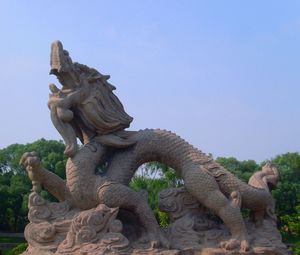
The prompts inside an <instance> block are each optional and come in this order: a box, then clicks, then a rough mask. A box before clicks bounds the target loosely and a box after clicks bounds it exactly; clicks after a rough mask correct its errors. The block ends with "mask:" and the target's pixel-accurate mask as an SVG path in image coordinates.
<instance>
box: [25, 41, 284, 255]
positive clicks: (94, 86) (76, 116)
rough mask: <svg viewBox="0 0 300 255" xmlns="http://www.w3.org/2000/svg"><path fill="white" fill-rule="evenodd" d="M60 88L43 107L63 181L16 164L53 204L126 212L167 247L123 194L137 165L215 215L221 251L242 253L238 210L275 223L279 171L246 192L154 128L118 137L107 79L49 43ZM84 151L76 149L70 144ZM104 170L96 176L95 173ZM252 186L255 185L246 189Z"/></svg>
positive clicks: (33, 165) (117, 110)
mask: <svg viewBox="0 0 300 255" xmlns="http://www.w3.org/2000/svg"><path fill="white" fill-rule="evenodd" d="M50 73H52V74H55V75H56V76H57V78H58V80H59V81H60V83H61V84H62V85H63V87H62V89H58V88H57V87H56V86H55V85H53V84H51V85H50V90H51V92H52V94H51V95H50V100H49V103H48V106H49V108H50V112H51V119H52V122H53V124H54V126H55V127H56V128H57V130H58V131H59V133H60V134H61V135H62V137H63V139H64V141H65V144H66V150H65V154H66V155H67V156H68V157H69V159H68V162H67V165H66V176H67V179H66V181H64V180H62V179H60V178H59V177H58V176H55V175H54V174H52V173H50V172H48V171H47V170H45V169H43V168H42V167H41V165H40V162H39V160H38V158H37V155H36V154H35V153H27V154H24V156H23V158H22V159H21V164H22V165H23V166H25V167H26V169H27V170H28V172H29V173H30V178H31V179H32V181H33V184H34V187H36V188H37V189H38V188H39V186H40V185H43V186H44V187H45V188H46V189H47V190H49V192H50V193H52V194H53V195H54V196H56V197H57V198H58V199H59V200H60V201H62V200H67V201H69V203H70V204H71V205H73V206H75V207H78V208H80V209H81V210H87V209H91V208H94V207H96V206H97V205H98V204H101V203H102V204H106V205H107V206H109V207H120V208H125V209H128V210H131V211H133V212H134V213H135V214H136V215H137V216H138V217H139V219H140V222H141V224H142V225H143V226H144V227H145V229H146V230H147V232H148V236H149V239H150V240H151V241H152V244H153V245H156V246H157V245H159V244H161V245H163V246H168V241H167V240H166V238H165V237H164V236H163V234H162V233H161V231H160V229H159V226H158V224H157V222H156V220H155V218H154V216H153V213H152V212H151V210H150V208H149V206H148V204H147V202H146V201H145V198H144V197H143V196H142V195H141V194H139V193H136V192H134V191H132V190H131V189H129V188H128V187H127V185H128V183H129V182H130V180H131V178H132V177H133V175H134V174H135V171H136V170H137V169H138V167H139V166H140V165H142V164H143V163H146V162H150V161H159V162H161V163H164V164H166V165H168V166H170V167H172V168H173V169H175V171H176V172H177V173H178V174H179V175H180V176H181V177H182V179H183V180H184V185H185V187H186V190H187V191H188V192H189V193H190V194H191V195H192V196H193V197H194V198H195V199H196V200H197V201H198V202H199V203H200V204H202V205H204V206H205V207H206V208H208V209H209V210H211V211H212V212H214V213H215V214H217V215H218V216H219V217H220V218H221V219H222V220H223V221H224V223H225V225H226V226H227V227H228V228H229V230H230V232H231V234H232V238H231V239H230V240H229V241H226V242H224V243H223V246H224V247H225V248H226V249H234V248H237V247H238V246H240V247H241V250H243V251H246V250H248V249H249V240H248V235H247V230H246V227H245V224H244V221H243V218H242V215H241V211H240V208H241V207H242V208H248V209H250V210H251V211H252V214H253V216H254V217H253V219H254V220H256V221H259V220H261V219H262V218H263V217H270V216H271V217H274V216H273V215H274V214H273V210H274V203H273V199H272V196H271V194H270V191H269V189H268V184H272V185H273V186H276V183H277V181H278V172H277V171H276V170H275V168H274V167H273V166H269V168H270V169H271V170H270V171H264V174H262V175H260V174H256V175H255V178H256V179H257V178H258V179H259V180H260V181H258V182H253V180H254V179H252V181H251V182H250V185H248V184H246V183H244V182H242V181H241V180H239V179H238V178H236V177H235V176H234V175H233V174H231V173H230V172H229V171H227V170H226V169H224V168H223V167H222V166H221V165H219V164H217V163H216V162H215V161H213V160H212V159H211V158H210V157H209V156H207V155H206V154H204V153H203V152H201V151H200V150H198V149H196V148H194V147H193V146H191V145H190V144H189V143H187V142H186V141H184V140H183V139H181V138H180V137H178V136H177V135H175V134H173V133H171V132H168V131H165V130H160V129H146V130H140V131H137V132H133V131H125V130H124V129H125V128H126V127H128V126H129V124H130V122H131V121H132V118H131V117H130V116H129V115H128V114H127V113H126V112H125V110H124V108H123V106H122V104H121V103H120V101H119V100H118V98H117V97H116V96H115V95H114V94H113V92H112V91H113V90H114V89H115V87H114V86H112V85H111V84H109V83H108V82H107V79H108V76H105V75H102V74H100V73H99V72H98V71H96V70H95V69H92V68H89V67H87V66H84V65H81V64H78V63H73V62H72V60H71V58H70V56H69V54H68V52H67V51H65V50H64V49H63V46H62V44H61V42H59V41H56V42H54V43H53V44H52V51H51V72H50ZM77 137H78V138H79V139H80V140H81V141H82V143H83V144H84V146H83V147H82V148H81V149H79V150H78V149H77V144H76V138H77ZM103 163H107V166H108V167H107V171H106V173H105V174H104V175H103V176H100V175H95V169H96V168H97V167H98V166H99V165H101V164H103ZM253 183H255V185H252V186H251V184H253Z"/></svg>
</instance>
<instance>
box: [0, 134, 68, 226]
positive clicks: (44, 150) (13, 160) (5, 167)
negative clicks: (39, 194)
mask: <svg viewBox="0 0 300 255" xmlns="http://www.w3.org/2000/svg"><path fill="white" fill-rule="evenodd" d="M31 151H36V152H37V153H38V154H39V156H40V158H41V161H42V164H43V166H44V167H45V168H47V169H48V170H50V171H52V172H54V173H56V174H58V175H59V176H61V177H63V178H64V177H65V171H64V166H65V163H66V158H65V157H64V154H63V151H64V144H63V143H62V142H58V141H47V140H45V139H40V140H38V141H36V142H34V143H29V144H13V145H10V146H8V147H6V148H4V149H1V150H0V204H1V206H0V230H1V231H14V232H17V231H23V229H24V226H25V224H26V223H27V212H28V209H27V204H28V195H29V192H30V190H31V187H32V185H31V181H30V180H29V178H28V177H27V174H26V171H25V170H24V169H22V167H21V166H20V165H19V161H20V158H21V156H22V155H23V153H25V152H31ZM44 197H46V198H48V199H51V200H53V197H52V196H51V195H50V194H49V193H48V192H44Z"/></svg>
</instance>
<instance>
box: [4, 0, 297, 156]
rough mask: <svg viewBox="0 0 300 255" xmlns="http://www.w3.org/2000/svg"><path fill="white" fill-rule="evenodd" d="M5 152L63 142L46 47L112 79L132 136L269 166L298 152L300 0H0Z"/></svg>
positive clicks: (54, 80) (53, 78)
mask: <svg viewBox="0 0 300 255" xmlns="http://www.w3.org/2000/svg"><path fill="white" fill-rule="evenodd" d="M0 27H1V30H0V33H1V37H0V38H1V40H0V74H1V75H0V86H1V92H0V93H1V99H0V117H1V121H0V123H1V126H0V130H1V132H0V148H3V147H6V146H8V145H10V144H12V143H28V142H33V141H35V140H36V139H39V138H42V137H44V138H46V139H60V136H59V134H58V133H57V131H56V129H55V128H54V127H53V125H52V123H51V121H50V117H49V110H48V108H47V100H48V95H49V92H48V84H49V83H51V82H54V83H56V84H57V85H58V82H57V81H56V79H55V77H52V76H49V75H48V73H49V54H50V44H51V42H52V41H54V40H57V39H59V40H61V41H62V42H63V44H64V47H65V48H66V49H68V51H69V52H70V54H71V57H72V58H73V60H74V61H78V62H80V63H83V64H86V65H89V66H91V67H95V68H96V69H98V70H99V71H100V72H101V73H103V74H110V75H111V80H110V81H111V83H112V84H114V85H115V86H116V87H117V90H116V94H117V96H118V97H119V98H120V100H121V101H122V102H123V104H124V106H125V109H126V111H127V112H128V113H129V114H130V115H131V116H133V117H134V121H133V124H132V126H131V129H132V130H137V129H143V128H146V127H149V128H158V127H159V128H164V129H168V130H172V131H174V132H176V133H177V134H179V135H180V136H181V137H183V138H185V139H186V140H187V141H189V142H190V143H191V144H193V145H195V146H196V147H198V148H200V149H201V150H203V151H204V152H207V153H208V152H209V153H212V154H213V155H214V156H215V157H216V156H234V157H237V158H238V159H240V160H242V159H255V160H257V161H262V160H265V159H268V158H271V157H274V156H276V155H277V154H281V153H285V152H295V151H299V150H300V139H299V138H300V100H299V97H300V2H299V1H276V0H269V1H267V0H266V1H261V0H257V1H255V0H251V1H240V0H239V1H231V0H228V1H223V0H219V1H215V0H212V1H200V0H195V1H189V0H186V1H183V0H182V1H174V0H171V1H166V0H164V1H140V0H136V1H133V0H130V1H125V0H123V1H75V0H73V1H58V0H51V1H13V0H1V1H0Z"/></svg>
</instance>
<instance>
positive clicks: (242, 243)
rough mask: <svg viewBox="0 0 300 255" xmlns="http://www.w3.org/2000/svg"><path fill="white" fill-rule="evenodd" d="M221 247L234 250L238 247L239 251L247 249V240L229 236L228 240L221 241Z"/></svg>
mask: <svg viewBox="0 0 300 255" xmlns="http://www.w3.org/2000/svg"><path fill="white" fill-rule="evenodd" d="M221 248H224V249H225V250H234V249H237V248H240V252H246V251H248V250H249V242H248V241H247V240H245V239H244V240H239V239H238V238H231V239H229V240H228V241H224V242H221Z"/></svg>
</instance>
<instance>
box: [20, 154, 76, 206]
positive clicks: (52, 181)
mask: <svg viewBox="0 0 300 255" xmlns="http://www.w3.org/2000/svg"><path fill="white" fill-rule="evenodd" d="M20 165H22V166H23V167H25V168H26V171H27V173H28V176H29V178H30V179H31V181H32V186H33V187H32V190H33V191H35V192H39V191H40V190H41V186H43V187H44V188H45V189H46V190H48V191H49V192H50V193H51V194H52V195H53V196H54V197H56V198H57V199H58V200H59V201H60V202H62V201H64V200H67V199H70V198H71V195H70V192H69V190H68V189H67V186H66V182H65V181H64V180H63V179H62V178H60V177H59V176H57V175H56V174H54V173H52V172H50V171H48V170H46V169H44V168H43V167H42V165H41V162H40V159H39V158H38V156H37V153H35V152H26V153H24V154H23V156H22V158H21V160H20Z"/></svg>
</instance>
